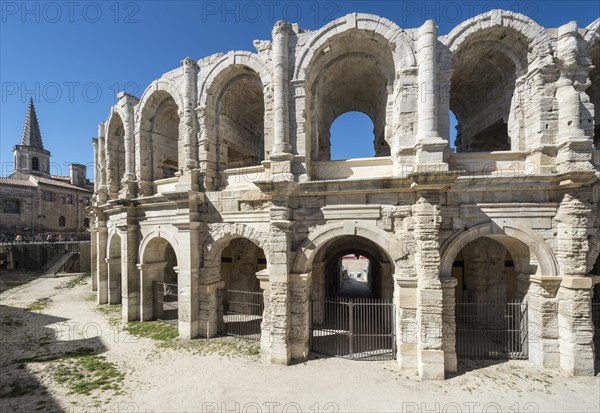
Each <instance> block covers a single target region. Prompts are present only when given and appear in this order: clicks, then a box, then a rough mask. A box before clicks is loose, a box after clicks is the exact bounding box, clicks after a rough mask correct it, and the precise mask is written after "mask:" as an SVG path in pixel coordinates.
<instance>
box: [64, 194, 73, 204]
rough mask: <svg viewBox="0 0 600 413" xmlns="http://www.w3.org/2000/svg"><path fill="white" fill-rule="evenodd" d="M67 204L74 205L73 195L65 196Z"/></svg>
mask: <svg viewBox="0 0 600 413" xmlns="http://www.w3.org/2000/svg"><path fill="white" fill-rule="evenodd" d="M65 202H66V203H67V204H72V203H73V195H65Z"/></svg>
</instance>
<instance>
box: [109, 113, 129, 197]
mask: <svg viewBox="0 0 600 413" xmlns="http://www.w3.org/2000/svg"><path fill="white" fill-rule="evenodd" d="M123 119H124V114H123V113H122V111H121V110H120V109H118V108H117V107H113V109H112V110H111V113H110V116H109V118H108V120H107V121H106V125H107V127H106V163H107V174H106V175H107V177H106V178H107V186H108V195H109V197H110V198H111V199H115V198H117V196H118V193H119V190H120V189H121V180H122V179H123V178H124V175H125V127H124V123H123Z"/></svg>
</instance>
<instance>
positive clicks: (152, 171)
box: [135, 79, 185, 195]
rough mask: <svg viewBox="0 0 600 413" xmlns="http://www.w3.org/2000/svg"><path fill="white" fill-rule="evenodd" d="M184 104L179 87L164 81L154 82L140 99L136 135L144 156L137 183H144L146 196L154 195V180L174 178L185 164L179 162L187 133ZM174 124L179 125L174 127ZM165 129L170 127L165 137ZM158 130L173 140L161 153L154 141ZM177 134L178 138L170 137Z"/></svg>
mask: <svg viewBox="0 0 600 413" xmlns="http://www.w3.org/2000/svg"><path fill="white" fill-rule="evenodd" d="M183 104H184V103H183V96H182V94H181V92H180V91H179V89H178V87H177V86H176V85H175V84H174V83H173V82H171V81H169V80H165V79H158V80H155V81H154V82H152V83H151V84H150V86H148V88H147V89H146V90H145V91H144V94H143V96H142V99H141V100H140V103H139V105H138V107H137V116H136V121H135V130H136V132H135V136H136V148H138V149H137V151H138V152H139V154H140V156H142V157H143V158H142V159H140V162H139V170H138V173H139V176H138V180H139V181H141V182H142V184H141V185H140V186H141V188H140V189H141V191H142V193H143V194H144V195H151V194H152V192H153V190H152V189H151V188H150V187H151V182H152V181H155V180H157V179H162V178H164V177H168V176H169V175H172V174H173V173H174V172H173V171H177V170H179V169H180V167H181V165H183V162H182V161H181V159H180V158H181V157H182V156H183V150H182V146H183V143H182V139H181V137H182V136H184V132H185V125H184V122H182V121H181V118H182V116H183V109H182V108H183V107H184V106H183ZM157 115H160V118H159V119H156V116H157ZM175 123H176V124H177V126H174V124H175ZM162 128H168V129H169V131H170V132H169V133H168V134H165V131H163V130H162ZM155 129H160V131H159V132H158V133H159V135H161V136H163V137H165V139H166V140H167V141H170V143H167V144H162V143H161V146H162V147H163V149H164V148H167V149H166V150H163V151H162V152H161V153H158V152H157V151H156V150H155V148H154V146H155V144H158V143H155V142H154V141H153V135H154V132H155ZM175 133H176V134H177V137H176V138H175V137H174V136H171V135H173V134H175ZM166 135H169V136H166ZM173 141H176V142H173ZM167 152H168V153H167ZM161 165H162V166H161ZM161 170H162V172H161Z"/></svg>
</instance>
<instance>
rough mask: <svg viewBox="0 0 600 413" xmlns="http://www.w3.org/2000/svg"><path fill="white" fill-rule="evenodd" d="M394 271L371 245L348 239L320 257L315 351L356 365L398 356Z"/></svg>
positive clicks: (313, 319)
mask: <svg viewBox="0 0 600 413" xmlns="http://www.w3.org/2000/svg"><path fill="white" fill-rule="evenodd" d="M392 271H393V266H392V264H391V263H390V261H389V259H388V258H387V255H386V253H385V252H384V251H382V250H381V249H380V248H379V246H377V245H376V244H375V243H373V242H372V241H370V240H368V239H366V238H362V237H357V236H344V237H340V238H338V239H335V240H333V241H331V242H330V243H329V244H328V245H326V246H324V247H322V249H321V250H320V251H319V252H318V253H317V257H316V258H315V262H314V263H313V269H312V283H313V284H312V291H311V337H310V340H311V343H310V345H311V350H312V351H314V352H315V353H319V354H324V355H329V356H339V357H347V358H352V359H356V360H387V359H392V358H393V357H394V354H395V336H394V306H393V303H392V297H393V288H394V287H393V278H392Z"/></svg>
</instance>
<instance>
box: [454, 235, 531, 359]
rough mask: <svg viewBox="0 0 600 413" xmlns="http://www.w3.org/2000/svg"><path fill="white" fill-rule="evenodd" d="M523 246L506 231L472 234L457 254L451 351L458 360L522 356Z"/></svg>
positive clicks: (524, 332) (525, 332) (525, 265)
mask: <svg viewBox="0 0 600 413" xmlns="http://www.w3.org/2000/svg"><path fill="white" fill-rule="evenodd" d="M526 249H527V247H526V246H525V244H522V243H520V242H518V241H516V240H514V239H510V238H509V237H507V236H490V237H481V238H477V239H475V240H473V241H471V242H470V243H468V244H467V245H466V246H464V247H463V248H462V250H461V251H460V252H459V253H458V254H457V256H456V258H455V260H454V263H453V266H452V276H453V277H454V278H456V279H457V281H458V282H457V285H456V287H455V298H456V308H455V311H456V312H455V316H456V353H457V357H458V358H459V359H461V358H462V359H500V360H503V359H511V358H516V359H526V358H527V357H528V341H527V339H528V325H527V305H526V304H524V303H523V300H524V298H525V296H526V294H527V290H528V288H529V274H527V271H531V267H530V266H529V265H528V262H529V252H528V251H526Z"/></svg>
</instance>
